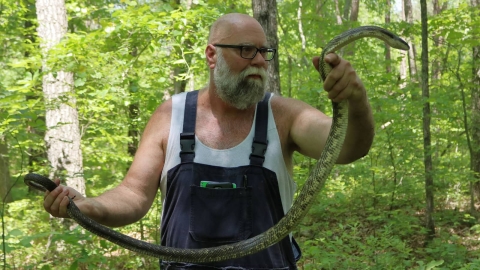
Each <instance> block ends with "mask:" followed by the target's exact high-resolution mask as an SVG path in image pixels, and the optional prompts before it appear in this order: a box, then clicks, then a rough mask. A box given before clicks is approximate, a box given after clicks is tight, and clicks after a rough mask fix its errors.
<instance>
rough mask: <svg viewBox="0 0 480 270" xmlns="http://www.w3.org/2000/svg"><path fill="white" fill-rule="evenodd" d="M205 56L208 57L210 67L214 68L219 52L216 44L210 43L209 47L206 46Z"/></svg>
mask: <svg viewBox="0 0 480 270" xmlns="http://www.w3.org/2000/svg"><path fill="white" fill-rule="evenodd" d="M205 57H206V58H207V64H208V67H209V68H210V69H214V68H215V64H216V63H217V52H216V49H215V46H213V45H212V44H208V46H207V48H205Z"/></svg>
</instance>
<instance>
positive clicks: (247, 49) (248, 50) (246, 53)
mask: <svg viewBox="0 0 480 270" xmlns="http://www.w3.org/2000/svg"><path fill="white" fill-rule="evenodd" d="M256 52H257V48H256V47H254V46H243V47H242V56H243V57H247V58H248V57H253V55H254V54H255V53H256Z"/></svg>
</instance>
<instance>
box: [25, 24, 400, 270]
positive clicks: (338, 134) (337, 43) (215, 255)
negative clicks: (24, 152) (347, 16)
mask: <svg viewBox="0 0 480 270" xmlns="http://www.w3.org/2000/svg"><path fill="white" fill-rule="evenodd" d="M364 37H373V38H378V39H380V40H383V41H385V43H386V44H388V45H389V46H391V47H393V48H396V49H399V50H409V45H408V44H407V43H406V42H405V41H404V40H403V39H401V38H400V37H398V36H397V35H396V34H394V33H392V32H390V31H388V30H386V29H384V28H381V27H378V26H360V27H357V28H353V29H350V30H347V31H345V32H343V33H341V34H339V35H338V36H336V37H334V38H333V39H332V40H331V41H330V42H328V43H327V44H326V45H325V46H324V47H323V50H322V53H321V55H320V59H319V60H320V61H319V68H318V70H319V73H320V78H321V79H322V81H325V80H326V78H327V76H328V74H329V72H330V71H331V69H332V68H331V67H330V65H329V64H327V63H326V62H325V61H324V57H325V56H326V55H327V54H329V53H332V52H335V51H337V50H339V49H341V48H342V47H344V46H345V45H347V44H349V43H351V42H353V41H354V40H357V39H360V38H364ZM332 110H333V114H332V125H331V128H330V131H329V135H328V138H327V141H326V144H325V147H324V149H323V151H322V153H321V155H320V158H319V159H318V161H317V163H316V165H315V166H314V167H313V169H312V170H311V171H310V174H309V176H308V178H307V180H306V181H305V183H304V185H303V187H302V189H301V190H300V192H299V193H298V196H297V198H296V199H295V201H294V203H293V204H292V207H291V208H290V209H289V211H288V212H287V213H286V214H285V216H284V217H283V218H282V219H281V220H279V222H278V223H277V224H275V225H274V226H272V227H271V228H270V229H268V230H266V231H265V232H263V233H261V234H259V235H256V236H254V237H252V238H249V239H246V240H243V241H240V242H236V243H232V244H228V245H221V246H217V247H211V248H201V249H180V248H174V247H166V246H161V245H156V244H152V243H148V242H145V241H141V240H138V239H135V238H132V237H129V236H126V235H124V234H121V233H119V232H117V231H115V230H113V229H111V228H109V227H106V226H103V225H101V224H99V223H97V222H96V221H94V220H92V219H91V218H89V217H88V216H86V215H83V214H82V213H81V211H80V210H79V208H78V207H77V206H76V205H75V203H74V201H73V199H72V198H68V199H69V203H68V206H67V214H68V216H69V217H70V218H72V219H73V220H75V221H76V222H77V223H78V224H79V225H80V226H81V227H83V228H84V229H86V230H88V231H90V232H91V233H93V234H95V235H98V236H100V237H102V238H104V239H106V240H108V241H110V242H113V243H115V244H117V245H119V246H121V247H124V248H126V249H128V250H131V251H133V252H138V253H141V254H144V255H147V256H153V257H157V258H160V259H162V260H168V261H178V262H186V263H206V262H215V261H224V260H228V259H235V258H239V257H243V256H247V255H250V254H253V253H256V252H258V251H261V250H263V249H265V248H268V247H269V246H271V245H274V244H275V243H277V242H279V241H280V240H282V239H283V238H285V237H287V236H288V235H289V233H290V232H291V231H292V230H293V229H294V228H295V227H296V226H297V225H298V224H299V223H300V222H301V220H302V219H303V217H304V216H305V215H306V214H307V212H308V210H309V208H310V206H311V205H312V204H313V203H314V201H315V198H316V195H317V194H318V193H319V192H320V190H322V189H323V187H324V185H325V182H326V180H327V178H328V176H329V174H330V172H331V170H332V168H333V166H334V164H335V162H336V160H337V158H338V156H339V154H340V150H341V148H342V145H343V141H344V139H345V135H346V130H347V124H348V115H347V114H348V102H347V101H341V102H333V101H332ZM24 182H25V184H27V185H29V186H31V187H33V188H35V189H38V190H41V191H46V190H48V191H52V190H53V189H55V188H56V187H57V185H56V184H55V183H54V182H53V181H51V180H50V179H48V178H47V177H44V176H42V175H39V174H35V173H29V174H27V175H25V177H24Z"/></svg>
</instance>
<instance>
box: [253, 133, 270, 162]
mask: <svg viewBox="0 0 480 270" xmlns="http://www.w3.org/2000/svg"><path fill="white" fill-rule="evenodd" d="M267 146H268V141H267V142H266V143H264V142H259V141H256V140H255V139H254V140H253V143H252V153H251V154H250V160H252V159H256V160H257V159H260V160H261V163H262V164H263V161H265V153H266V152H267Z"/></svg>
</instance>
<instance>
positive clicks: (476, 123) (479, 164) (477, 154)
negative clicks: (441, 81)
mask: <svg viewBox="0 0 480 270" xmlns="http://www.w3.org/2000/svg"><path fill="white" fill-rule="evenodd" d="M471 6H472V8H473V11H472V20H474V18H475V16H478V12H479V10H478V9H479V8H480V1H479V0H471ZM475 13H477V14H476V15H475ZM477 18H478V17H477ZM472 60H473V61H472V79H473V80H472V81H473V84H472V88H471V93H472V119H471V122H472V124H471V128H472V131H471V132H472V145H473V147H472V161H471V163H472V165H471V166H472V170H473V173H474V181H473V182H472V184H471V192H472V203H471V208H472V209H471V210H472V211H473V210H474V201H473V198H476V200H477V201H479V202H480V46H474V47H473V48H472Z"/></svg>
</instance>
